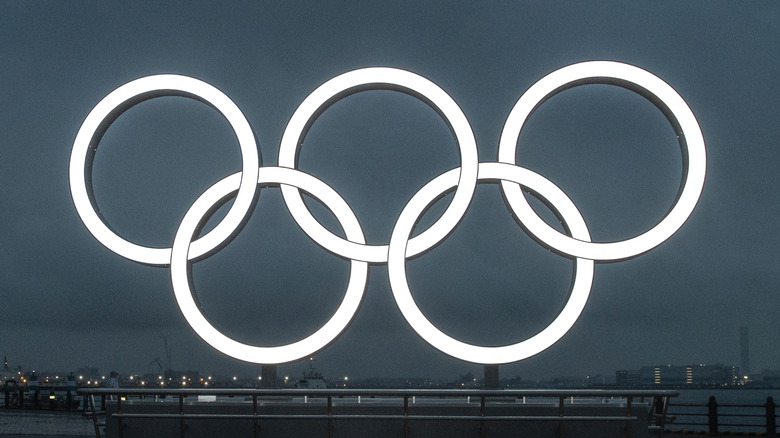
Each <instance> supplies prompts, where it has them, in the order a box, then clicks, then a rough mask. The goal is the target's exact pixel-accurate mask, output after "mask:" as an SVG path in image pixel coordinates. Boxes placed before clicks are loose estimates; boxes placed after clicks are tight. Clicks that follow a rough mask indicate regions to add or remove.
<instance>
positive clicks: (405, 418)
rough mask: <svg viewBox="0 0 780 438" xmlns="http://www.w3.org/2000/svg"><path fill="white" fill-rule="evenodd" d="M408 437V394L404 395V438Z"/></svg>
mask: <svg viewBox="0 0 780 438" xmlns="http://www.w3.org/2000/svg"><path fill="white" fill-rule="evenodd" d="M408 436H409V394H406V393H405V394H404V438H407V437H408Z"/></svg>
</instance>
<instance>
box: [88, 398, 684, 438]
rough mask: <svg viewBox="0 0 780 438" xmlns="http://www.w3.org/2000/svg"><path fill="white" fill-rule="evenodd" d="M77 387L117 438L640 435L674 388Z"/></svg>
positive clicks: (652, 428) (660, 421)
mask: <svg viewBox="0 0 780 438" xmlns="http://www.w3.org/2000/svg"><path fill="white" fill-rule="evenodd" d="M79 393H81V394H82V395H84V396H85V397H86V398H87V399H88V400H90V401H91V403H90V408H91V412H92V415H93V418H94V419H95V433H96V436H98V437H100V436H102V435H103V434H104V435H105V436H108V437H122V438H131V437H148V436H171V437H189V438H195V437H215V436H230V437H241V436H243V437H301V436H307V437H308V436H311V437H364V436H371V437H372V438H381V437H447V438H456V437H464V438H465V437H510V436H511V437H599V438H603V437H636V438H641V437H649V436H658V435H662V434H663V430H664V424H665V419H666V409H667V407H668V405H669V399H670V398H671V397H675V396H677V392H676V391H605V390H491V391H479V390H373V389H364V390H344V389H338V390H336V389H334V390H289V389H288V390H283V389H278V390H269V389H211V390H205V389H180V390H142V389H125V390H122V389H117V390H112V389H81V390H79ZM112 397H113V398H115V400H110V399H111V398H112ZM106 398H108V399H109V400H108V401H106V402H104V404H103V403H101V400H105V399H106ZM101 406H104V407H105V411H104V413H105V422H103V421H102V420H101V419H102V418H103V417H102V416H101V415H100V413H101V412H100V408H101ZM103 431H104V433H103Z"/></svg>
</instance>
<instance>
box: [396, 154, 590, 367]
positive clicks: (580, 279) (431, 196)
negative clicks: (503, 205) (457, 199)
mask: <svg viewBox="0 0 780 438" xmlns="http://www.w3.org/2000/svg"><path fill="white" fill-rule="evenodd" d="M479 179H480V180H486V179H492V180H496V179H499V180H507V181H512V182H514V183H518V184H522V185H523V186H524V187H527V188H529V189H531V190H533V191H534V192H535V193H538V194H539V196H541V197H543V198H545V199H546V200H547V203H548V205H550V206H552V208H554V209H556V210H557V212H558V213H559V214H560V216H561V218H562V219H563V221H564V223H565V224H566V225H567V227H568V229H569V230H570V232H571V234H572V236H574V238H576V239H580V240H583V241H588V240H590V234H589V233H588V228H587V226H586V225H585V221H584V219H583V218H582V215H580V213H579V211H577V207H575V206H574V204H573V203H572V202H571V200H570V199H569V198H568V197H567V196H566V194H565V193H563V191H561V190H560V189H559V188H558V187H557V186H556V185H555V184H553V183H552V182H550V181H549V180H547V179H546V178H544V177H542V176H540V175H538V174H536V173H534V172H531V171H530V170H528V169H525V168H522V167H517V166H515V165H511V164H504V163H480V164H479ZM457 183H458V175H457V169H455V170H450V171H448V172H446V173H444V174H442V175H440V176H438V177H436V178H435V179H434V180H433V181H431V182H429V183H428V184H426V185H425V186H424V187H423V188H422V189H420V191H418V192H417V193H416V194H415V195H414V197H412V199H411V200H410V201H409V203H408V204H407V205H406V206H405V207H404V209H403V211H402V212H401V215H400V217H399V218H398V222H396V225H395V228H394V229H393V234H392V237H391V238H390V250H389V252H388V262H387V266H388V268H387V271H388V275H389V277H390V286H391V288H392V290H393V296H394V297H395V301H396V303H397V304H398V308H399V309H400V310H401V313H402V314H403V315H404V318H406V320H407V321H408V322H409V324H410V325H411V326H412V328H413V329H414V331H415V332H417V334H419V335H420V336H421V337H422V338H423V339H425V340H426V341H427V342H428V343H429V344H431V345H432V346H434V347H436V348H437V349H439V350H441V351H442V352H444V353H446V354H449V355H450V356H453V357H456V358H458V359H462V360H465V361H469V362H474V363H482V364H502V363H508V362H514V361H518V360H521V359H525V358H527V357H530V356H533V355H534V354H536V353H539V352H541V351H542V350H544V349H546V348H548V347H549V346H551V345H552V344H554V343H555V342H557V341H558V340H559V339H560V338H561V337H562V336H563V335H564V334H566V332H567V331H569V329H570V328H571V327H572V325H574V322H575V321H576V320H577V318H578V317H579V316H580V313H582V309H583V308H584V307H585V302H586V301H587V300H588V295H589V294H590V288H591V285H592V282H593V271H594V262H593V261H592V260H587V259H582V258H577V259H576V262H575V270H574V280H573V281H572V286H571V292H570V293H569V299H568V301H567V302H566V305H565V306H564V308H563V310H562V311H561V313H560V314H559V315H558V316H557V317H556V318H555V320H554V321H553V322H552V323H551V324H550V325H549V326H547V327H546V328H545V329H544V330H542V331H541V332H539V333H538V334H536V335H534V336H533V337H531V338H529V339H526V340H524V341H521V342H518V343H516V344H512V345H505V346H500V347H483V346H478V345H472V344H467V343H464V342H461V341H458V340H456V339H454V338H452V337H450V336H449V335H447V334H445V333H444V332H442V331H441V330H439V329H438V328H436V327H435V326H434V325H433V324H432V323H431V322H430V321H429V320H428V319H427V318H426V317H425V315H423V313H422V312H421V311H420V308H419V307H417V305H416V304H415V302H414V298H413V297H412V294H411V292H410V290H409V283H408V281H407V278H406V257H405V253H406V245H407V242H408V239H409V236H410V235H411V233H412V230H413V228H414V225H415V223H416V222H417V220H418V219H419V217H420V215H421V214H422V213H423V212H424V211H425V210H426V208H427V207H428V206H429V205H430V204H431V203H432V202H434V200H436V199H437V198H438V197H439V196H440V195H441V194H442V193H446V192H447V190H450V189H451V188H452V187H454V186H456V185H457Z"/></svg>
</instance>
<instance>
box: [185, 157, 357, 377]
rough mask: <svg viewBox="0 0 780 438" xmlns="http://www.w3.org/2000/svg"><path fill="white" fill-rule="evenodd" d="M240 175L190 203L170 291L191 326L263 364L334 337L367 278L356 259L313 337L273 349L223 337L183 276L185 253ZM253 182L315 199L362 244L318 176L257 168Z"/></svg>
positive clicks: (347, 212)
mask: <svg viewBox="0 0 780 438" xmlns="http://www.w3.org/2000/svg"><path fill="white" fill-rule="evenodd" d="M240 179H241V174H238V173H237V174H233V175H231V176H229V177H227V178H225V179H223V180H221V181H219V182H217V183H216V184H214V185H213V186H211V187H210V188H209V189H208V190H206V192H205V193H203V195H201V196H200V197H199V198H198V199H197V200H196V201H195V203H194V204H192V207H190V209H189V211H187V214H186V215H185V216H184V219H182V221H181V224H180V225H179V229H178V230H177V231H176V237H175V238H174V241H173V252H172V256H171V282H172V283H173V292H174V295H175V296H176V302H177V303H178V304H179V308H180V309H181V312H182V314H183V315H184V318H186V319H187V322H188V323H189V324H190V326H191V327H192V328H193V330H195V332H196V333H197V334H198V335H199V336H200V337H201V338H203V340H204V341H206V342H207V343H209V344H210V345H211V346H212V347H214V348H216V349H217V350H219V351H221V352H223V353H225V354H227V355H228V356H231V357H234V358H236V359H240V360H244V361H247V362H254V363H264V364H278V363H285V362H291V361H294V360H297V359H300V358H302V357H305V356H308V355H310V354H312V353H314V352H316V351H318V350H320V349H322V348H323V347H325V346H326V345H328V344H329V343H330V342H331V341H333V340H334V339H336V337H338V335H339V334H340V333H341V332H342V331H343V330H344V329H345V328H346V327H347V325H348V324H349V322H350V321H351V320H352V317H353V316H354V315H355V312H357V309H358V308H359V307H360V302H361V301H362V300H363V294H364V292H365V286H366V283H367V280H368V264H367V263H365V262H360V261H356V260H352V261H351V262H350V278H349V283H348V285H347V291H346V294H345V295H344V299H343V300H342V302H341V304H340V305H339V308H338V309H337V310H336V313H335V314H334V315H333V316H332V317H331V318H330V320H328V322H327V323H326V324H325V325H324V326H322V327H320V329H319V330H317V331H316V332H315V333H313V334H312V335H310V336H308V337H306V338H304V339H302V340H300V341H297V342H294V343H291V344H287V345H282V346H276V347H257V346H252V345H247V344H243V343H241V342H238V341H236V340H234V339H231V338H229V337H227V336H225V335H224V334H222V333H221V332H220V331H219V330H217V329H216V328H214V326H212V325H211V323H209V322H208V320H206V318H205V317H204V316H203V314H202V313H201V311H200V309H199V307H198V305H197V303H196V302H195V299H194V298H193V296H192V289H191V285H190V278H189V275H188V267H189V263H190V262H189V261H188V259H189V258H191V257H188V254H187V252H188V248H189V246H190V240H191V239H192V237H193V235H194V234H195V232H196V230H197V229H198V226H199V225H200V223H201V222H202V221H203V219H204V217H205V216H206V215H207V214H208V213H209V212H210V211H211V209H212V208H213V207H214V206H215V205H218V204H219V202H221V201H222V200H223V199H225V198H226V197H228V196H230V195H231V194H232V193H233V192H235V191H236V188H238V187H239V180H240ZM257 182H258V184H282V185H290V186H294V187H298V188H300V189H303V190H304V191H306V192H308V193H309V194H311V195H312V196H314V197H316V198H317V199H319V200H320V201H321V202H322V203H323V204H324V205H325V206H326V207H328V208H329V209H330V210H331V211H332V212H333V214H334V215H335V216H336V219H338V221H339V222H340V223H341V226H342V227H343V228H344V233H345V234H346V236H347V238H348V239H350V240H352V241H354V242H361V243H362V242H365V238H364V237H363V231H362V230H361V228H360V224H359V223H358V220H357V218H356V217H355V214H354V213H353V212H352V210H351V209H350V208H349V206H348V205H347V203H346V202H345V201H344V200H343V199H342V198H341V197H340V196H339V195H338V193H336V191H334V190H333V189H332V188H331V187H330V186H328V185H327V184H325V183H323V182H322V181H320V180H319V179H317V178H315V177H313V176H311V175H308V174H306V173H303V172H300V171H297V170H294V169H287V168H281V167H262V168H260V173H259V176H258V180H257ZM242 183H243V182H242Z"/></svg>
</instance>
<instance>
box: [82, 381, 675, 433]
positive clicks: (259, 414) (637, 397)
mask: <svg viewBox="0 0 780 438" xmlns="http://www.w3.org/2000/svg"><path fill="white" fill-rule="evenodd" d="M78 393H79V394H82V395H84V396H85V398H87V400H88V403H89V404H90V405H91V410H90V412H91V414H90V415H91V416H92V419H93V423H94V424H95V435H96V437H97V438H100V425H101V422H100V421H99V417H98V415H99V414H100V413H99V412H98V409H97V404H96V402H95V397H96V396H99V397H100V398H101V400H102V403H101V406H103V407H104V406H105V398H106V397H112V396H113V397H115V398H116V401H115V402H113V403H116V412H112V413H110V414H109V415H107V417H106V422H112V421H116V430H117V434H118V436H119V437H122V435H123V422H125V420H130V419H169V420H177V421H178V422H179V431H180V436H181V437H185V436H186V430H187V427H186V425H185V422H186V421H188V420H209V419H214V420H216V419H219V420H247V421H252V424H253V431H254V436H255V437H258V436H259V432H260V422H261V420H284V419H287V420H304V419H318V420H327V425H328V426H327V431H323V436H328V437H333V435H334V427H333V424H334V421H337V420H338V421H343V420H400V421H403V430H404V436H408V434H409V422H410V421H419V420H435V421H473V422H479V430H480V433H479V435H480V436H482V437H484V436H485V424H486V423H487V422H495V421H537V422H557V423H558V425H557V434H558V436H560V437H562V436H564V424H565V423H567V422H572V421H578V422H596V421H602V422H604V421H605V422H618V423H620V422H622V423H624V429H623V430H624V436H625V437H630V436H632V423H634V422H635V421H636V420H637V419H638V418H641V417H640V416H645V417H646V418H643V420H644V419H646V420H647V423H646V424H647V425H648V426H649V427H650V430H651V431H654V432H656V433H658V434H659V435H663V433H664V426H665V419H666V414H667V407H668V406H669V399H670V398H671V397H676V396H677V395H678V392H677V391H658V390H637V391H630V390H614V391H608V390H585V389H583V390H392V389H386V390H381V389H354V390H350V389H318V390H305V389H157V390H155V389H121V388H120V389H105V388H84V389H79V390H78ZM199 396H209V397H243V398H244V400H246V402H244V403H247V404H248V403H249V402H251V406H252V412H251V414H233V413H231V414H218V413H194V412H191V411H189V412H188V409H187V408H188V407H189V406H192V405H193V404H192V403H189V401H188V403H185V399H187V397H192V398H191V399H190V400H193V398H197V397H199ZM168 397H170V398H171V399H173V400H176V401H177V402H178V412H176V413H159V412H157V413H138V412H127V411H125V410H124V408H123V406H125V405H127V404H128V402H129V401H130V400H131V399H133V398H135V399H139V400H140V399H141V398H143V399H145V400H159V399H161V398H165V399H168ZM274 397H277V398H278V397H285V398H287V399H288V400H291V401H293V400H297V402H299V403H324V404H325V407H326V409H325V410H324V411H323V413H306V414H279V413H275V414H268V413H264V412H263V410H262V409H261V406H260V404H259V403H258V400H260V401H263V400H264V399H266V400H267V399H273V398H274ZM334 398H335V399H337V400H339V399H345V398H352V399H353V401H354V402H356V403H357V404H360V403H361V399H362V400H364V402H363V403H365V401H369V400H370V401H371V402H372V403H377V401H379V402H380V403H385V404H386V405H387V406H398V407H400V406H401V403H402V406H403V408H402V409H398V410H397V411H395V413H390V414H385V413H365V414H343V413H338V412H334V401H333V400H334ZM377 399H378V400H377ZM418 399H419V400H418ZM425 400H427V401H428V402H429V403H445V400H449V401H450V402H451V403H452V402H459V403H463V402H465V404H466V405H467V406H476V403H479V405H478V406H479V411H478V414H476V415H458V414H452V415H449V414H448V415H430V414H421V413H418V412H415V410H414V409H410V402H411V404H412V405H415V404H420V402H425ZM508 400H512V403H523V404H525V403H528V404H530V405H533V404H536V405H539V406H548V407H550V406H552V407H555V408H556V409H552V410H551V411H550V412H552V413H551V414H549V415H545V414H536V415H523V414H522V411H518V412H519V413H517V414H512V415H497V414H496V413H495V412H493V413H491V412H490V411H491V409H490V407H491V406H499V405H504V406H506V402H507V401H508ZM500 401H503V403H500ZM529 402H530V403H529ZM637 402H639V403H642V406H641V407H642V409H637ZM587 403H597V404H604V403H607V404H612V405H613V406H615V405H616V407H617V409H618V411H619V410H621V408H622V412H623V413H622V414H620V415H609V414H606V413H605V415H573V414H572V413H571V412H572V411H574V409H572V407H573V406H576V405H578V404H579V405H580V406H582V405H585V404H587ZM85 408H86V406H85ZM493 409H495V408H493ZM612 412H614V410H613V411H612Z"/></svg>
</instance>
